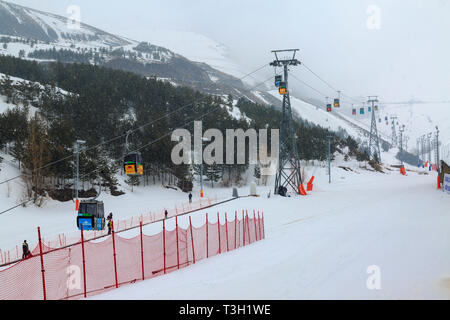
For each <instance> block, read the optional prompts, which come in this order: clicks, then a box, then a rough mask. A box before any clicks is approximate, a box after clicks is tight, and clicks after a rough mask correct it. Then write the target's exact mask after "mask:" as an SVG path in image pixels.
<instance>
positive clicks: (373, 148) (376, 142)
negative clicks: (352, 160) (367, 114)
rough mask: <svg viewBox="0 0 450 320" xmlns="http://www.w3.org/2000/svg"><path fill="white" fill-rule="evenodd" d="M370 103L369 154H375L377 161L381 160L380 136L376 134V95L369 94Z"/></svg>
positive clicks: (371, 155)
mask: <svg viewBox="0 0 450 320" xmlns="http://www.w3.org/2000/svg"><path fill="white" fill-rule="evenodd" d="M367 102H368V103H371V104H372V125H371V126H370V138H369V156H370V157H374V156H375V155H377V157H378V161H379V162H381V151H380V138H379V136H378V129H377V119H376V116H375V111H376V110H375V109H377V108H375V103H377V102H378V97H377V96H369V99H368V101H367Z"/></svg>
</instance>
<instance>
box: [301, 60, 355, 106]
mask: <svg viewBox="0 0 450 320" xmlns="http://www.w3.org/2000/svg"><path fill="white" fill-rule="evenodd" d="M302 65H303V66H304V67H305V68H306V69H307V70H308V71H309V72H311V73H312V74H313V75H315V76H316V77H317V78H318V79H319V80H321V81H322V82H323V83H325V84H326V85H327V86H328V87H330V88H331V89H332V90H333V91H335V92H338V93H341V95H342V96H345V97H347V98H349V99H350V100H353V101H355V102H358V103H359V101H358V100H357V99H355V98H353V97H351V96H349V95H347V94H344V93H343V92H342V91H339V90H337V89H336V88H335V87H333V86H332V85H331V84H330V83H329V82H328V81H326V80H324V79H323V78H322V77H320V76H319V75H318V74H317V73H315V72H314V71H312V70H311V68H309V67H308V66H307V65H306V64H305V63H302Z"/></svg>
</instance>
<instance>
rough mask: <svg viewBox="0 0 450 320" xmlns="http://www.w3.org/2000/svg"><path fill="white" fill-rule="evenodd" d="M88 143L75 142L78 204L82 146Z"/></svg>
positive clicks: (76, 197)
mask: <svg viewBox="0 0 450 320" xmlns="http://www.w3.org/2000/svg"><path fill="white" fill-rule="evenodd" d="M85 143H86V141H83V140H77V141H76V142H75V147H74V151H75V158H76V177H75V200H76V201H77V202H78V180H79V172H80V146H81V145H83V144H85Z"/></svg>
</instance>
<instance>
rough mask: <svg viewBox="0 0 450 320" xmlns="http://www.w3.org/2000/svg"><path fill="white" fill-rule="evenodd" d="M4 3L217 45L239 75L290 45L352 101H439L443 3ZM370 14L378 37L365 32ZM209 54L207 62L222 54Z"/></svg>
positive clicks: (442, 95)
mask: <svg viewBox="0 0 450 320" xmlns="http://www.w3.org/2000/svg"><path fill="white" fill-rule="evenodd" d="M12 2H14V3H17V4H22V5H26V6H30V7H34V8H37V7H39V9H40V10H45V11H49V12H54V13H58V14H61V15H66V16H67V15H68V14H67V8H68V7H69V6H70V5H74V4H75V5H78V6H79V7H80V9H81V18H82V21H83V22H86V23H88V24H91V25H95V26H97V27H99V28H102V29H104V30H107V31H108V32H111V33H114V34H118V35H121V36H126V37H130V38H132V39H138V40H140V41H149V42H152V40H153V39H157V40H159V41H160V42H169V41H165V40H167V39H168V38H169V37H170V36H169V34H173V32H178V33H180V32H188V34H191V35H192V33H194V34H197V35H201V36H203V37H207V38H209V39H212V40H214V42H215V43H218V44H220V46H224V47H226V48H227V57H228V58H230V60H231V61H233V62H234V63H235V64H236V65H239V66H240V68H242V73H243V74H245V72H246V71H251V70H254V69H255V68H256V67H257V66H259V65H262V64H263V63H266V62H267V63H268V62H270V60H272V59H273V57H272V55H271V54H270V50H272V49H280V48H291V47H292V48H299V49H300V59H301V60H302V61H303V62H305V63H306V64H307V65H308V66H309V67H310V68H312V69H313V70H314V71H315V72H316V73H317V74H318V75H320V76H321V77H323V78H324V79H326V80H327V81H328V82H329V83H330V84H332V85H333V87H336V88H338V89H340V90H342V91H343V92H344V93H347V94H348V95H351V96H352V97H361V98H363V97H365V96H367V95H371V94H378V95H380V97H382V98H383V100H384V101H393V100H394V101H405V100H409V99H411V98H416V99H428V100H448V99H449V94H448V92H447V90H448V88H449V87H450V77H448V74H450V65H449V63H448V62H447V57H448V56H450V42H449V41H446V39H449V30H450V20H449V19H448V16H449V14H450V2H448V1H445V0H431V1H422V0H413V1H389V0H370V1H369V0H362V1H361V0H346V1H333V0H324V1H319V2H311V1H293V0H288V1H285V2H283V5H282V7H281V5H280V3H279V2H275V1H264V2H261V1H256V0H250V1H236V0H230V1H220V2H219V1H217V2H215V3H214V5H211V2H210V1H207V0H199V1H194V2H186V1H180V0H168V1H165V2H164V4H161V3H160V2H156V1H143V0H135V1H132V2H131V3H130V2H123V1H104V0H98V1H86V0H78V1H76V2H73V1H68V0H46V1H39V3H37V2H36V1H35V0H14V1H12ZM374 6H375V8H377V9H378V10H379V12H378V13H379V18H380V19H379V20H380V21H379V22H380V26H379V29H377V28H375V29H369V28H368V26H367V22H368V20H370V19H371V18H372V17H373V11H371V8H372V9H373V8H374ZM167 30H169V31H167ZM166 32H167V33H166ZM165 34H168V36H167V37H165ZM155 44H157V45H158V44H159V43H155ZM160 45H163V44H162V43H161V44H160ZM219 52H220V53H218V54H217V56H220V54H221V53H223V50H219ZM180 53H181V54H183V52H180ZM211 59H216V60H217V57H212V58H211ZM267 72H270V71H267ZM293 72H294V73H295V74H296V75H297V76H298V77H301V78H302V79H303V80H305V81H306V82H308V83H309V84H310V85H311V86H313V87H315V88H316V89H318V90H320V91H321V92H324V93H325V94H327V95H330V96H332V95H333V94H335V93H334V92H333V90H331V89H330V88H329V87H327V86H326V85H325V84H324V83H323V82H321V81H320V80H318V79H317V78H316V77H314V76H313V75H311V74H310V73H308V71H307V70H305V69H304V68H297V69H296V70H293ZM267 74H268V75H270V73H267ZM264 76H265V75H264ZM264 76H263V75H261V76H260V77H261V78H264ZM294 85H295V87H296V89H298V91H300V92H301V93H302V94H305V95H308V96H310V97H312V98H317V99H322V100H323V97H321V96H320V95H317V93H315V92H314V91H311V90H310V89H308V88H307V87H305V86H302V85H301V84H299V83H297V84H294V82H293V83H292V86H294Z"/></svg>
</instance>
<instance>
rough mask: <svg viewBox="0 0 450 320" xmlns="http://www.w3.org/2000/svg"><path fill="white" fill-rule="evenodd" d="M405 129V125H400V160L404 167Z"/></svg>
mask: <svg viewBox="0 0 450 320" xmlns="http://www.w3.org/2000/svg"><path fill="white" fill-rule="evenodd" d="M404 131H405V125H403V126H401V127H400V161H401V164H402V167H403V132H404Z"/></svg>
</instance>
